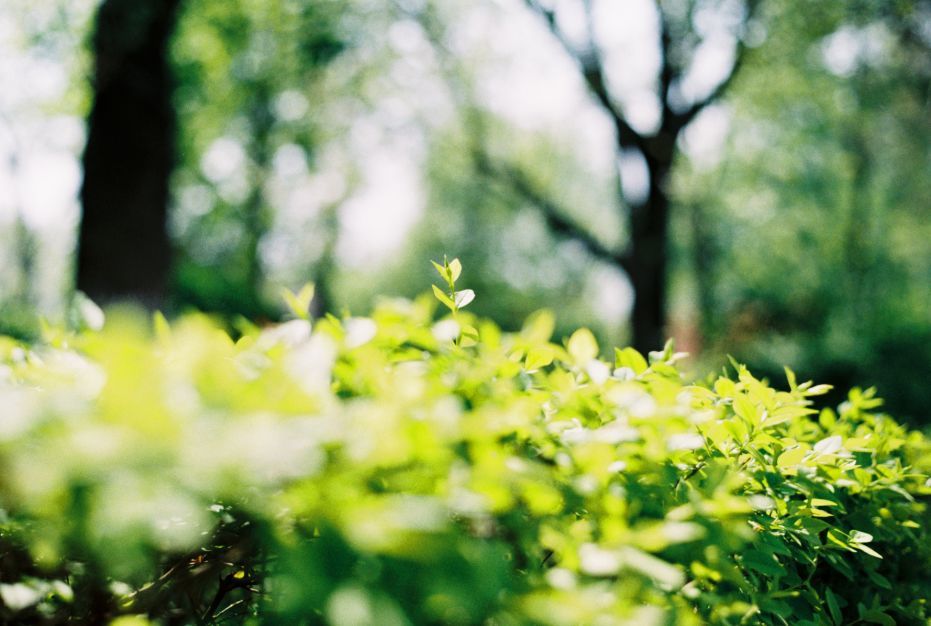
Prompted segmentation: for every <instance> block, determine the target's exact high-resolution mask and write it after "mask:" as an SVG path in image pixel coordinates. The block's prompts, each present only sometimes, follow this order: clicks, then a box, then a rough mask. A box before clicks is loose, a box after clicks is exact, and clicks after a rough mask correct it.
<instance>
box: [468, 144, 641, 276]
mask: <svg viewBox="0 0 931 626" xmlns="http://www.w3.org/2000/svg"><path fill="white" fill-rule="evenodd" d="M472 157H473V159H474V161H475V166H476V169H477V170H478V172H479V173H480V174H484V175H485V176H488V177H490V178H492V179H494V180H496V181H500V182H503V183H505V184H507V185H508V187H510V189H511V190H512V191H513V192H514V193H516V194H517V195H519V196H521V197H522V198H524V199H525V200H526V201H527V202H530V203H531V204H533V205H534V206H535V207H536V208H537V209H538V210H539V211H540V213H541V214H542V215H543V219H544V220H546V225H547V227H548V228H549V229H550V231H551V232H552V233H554V234H556V235H560V236H562V237H565V238H568V239H573V240H575V241H577V242H579V243H580V244H582V246H583V247H584V248H585V249H586V250H587V251H588V252H589V253H590V254H591V255H592V256H594V257H596V258H598V259H600V260H601V261H604V262H606V263H609V264H611V265H615V266H618V267H620V268H621V269H623V270H625V271H628V269H629V268H628V262H627V256H626V255H625V254H621V253H617V252H614V251H613V250H611V249H610V248H608V247H607V246H605V245H604V244H603V243H601V241H599V240H598V239H597V238H595V236H594V235H592V234H591V233H590V232H588V231H587V230H585V229H584V228H582V227H581V226H579V225H578V224H576V223H575V222H573V221H572V220H571V219H569V218H568V217H567V216H566V211H565V210H564V209H562V208H561V207H559V206H558V205H557V204H556V203H555V202H554V201H553V200H552V199H550V198H548V197H547V196H546V195H545V194H544V193H542V192H541V191H540V190H539V189H538V188H537V187H536V186H535V185H534V184H533V183H532V182H531V180H530V178H529V177H528V176H527V174H526V173H524V171H523V170H521V169H520V168H518V167H516V166H514V165H511V164H508V163H494V162H493V161H492V158H491V157H490V156H489V155H488V153H487V152H484V151H483V150H481V149H477V150H474V151H473V153H472Z"/></svg>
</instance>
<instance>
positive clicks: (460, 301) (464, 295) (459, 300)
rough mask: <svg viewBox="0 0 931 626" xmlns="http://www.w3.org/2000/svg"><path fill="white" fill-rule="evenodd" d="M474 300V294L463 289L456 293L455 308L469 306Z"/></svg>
mask: <svg viewBox="0 0 931 626" xmlns="http://www.w3.org/2000/svg"><path fill="white" fill-rule="evenodd" d="M473 300H475V292H474V291H472V290H471V289H463V290H462V291H457V292H456V308H457V309H461V308H464V307H466V306H468V305H469V303H470V302H472V301H473Z"/></svg>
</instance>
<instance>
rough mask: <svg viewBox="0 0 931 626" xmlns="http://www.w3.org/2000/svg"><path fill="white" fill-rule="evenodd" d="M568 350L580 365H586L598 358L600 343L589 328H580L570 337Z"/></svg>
mask: <svg viewBox="0 0 931 626" xmlns="http://www.w3.org/2000/svg"><path fill="white" fill-rule="evenodd" d="M566 349H567V350H568V351H569V354H570V355H571V356H572V358H573V360H574V361H575V362H576V364H578V365H584V364H586V363H588V362H589V361H591V360H592V359H594V358H595V357H596V356H598V342H597V341H595V335H593V334H592V331H590V330H589V329H587V328H580V329H578V330H577V331H575V332H574V333H572V336H571V337H569V343H568V344H567V345H566Z"/></svg>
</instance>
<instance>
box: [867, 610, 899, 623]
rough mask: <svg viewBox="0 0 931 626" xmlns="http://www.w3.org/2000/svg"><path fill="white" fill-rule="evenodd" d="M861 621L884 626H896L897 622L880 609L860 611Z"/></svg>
mask: <svg viewBox="0 0 931 626" xmlns="http://www.w3.org/2000/svg"><path fill="white" fill-rule="evenodd" d="M860 619H861V620H863V621H864V622H869V623H870V624H881V625H882V626H895V620H894V619H892V617H891V616H890V615H889V614H888V613H883V612H882V611H880V610H879V609H865V610H861V611H860Z"/></svg>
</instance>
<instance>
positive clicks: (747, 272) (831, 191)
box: [679, 2, 931, 422]
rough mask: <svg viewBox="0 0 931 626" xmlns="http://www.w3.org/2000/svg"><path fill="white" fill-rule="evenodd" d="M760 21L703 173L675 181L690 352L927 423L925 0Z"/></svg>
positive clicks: (785, 13)
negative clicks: (691, 330) (692, 317)
mask: <svg viewBox="0 0 931 626" xmlns="http://www.w3.org/2000/svg"><path fill="white" fill-rule="evenodd" d="M766 10H767V11H768V14H767V15H766V16H765V19H766V24H767V29H768V30H767V36H766V40H765V43H763V44H762V45H761V46H760V47H759V48H758V49H757V53H758V54H757V56H755V57H751V59H750V60H749V65H748V67H747V68H746V71H745V72H744V73H743V74H742V76H741V80H740V81H739V84H738V85H736V91H735V97H734V98H733V99H732V101H731V102H732V105H731V106H732V111H733V119H732V122H731V123H732V130H731V137H730V139H729V141H728V143H727V146H726V148H725V151H724V154H723V155H722V156H721V160H720V163H719V164H718V165H717V166H716V167H714V168H713V169H710V170H706V171H700V170H697V169H694V168H683V169H682V170H680V173H681V177H680V181H679V182H680V187H681V194H680V197H681V199H682V203H683V211H682V212H681V213H680V215H679V218H680V223H679V229H680V237H681V240H682V241H688V242H690V244H691V247H692V249H691V251H690V254H691V256H692V259H691V261H692V262H691V263H689V265H690V266H691V269H692V270H693V271H694V273H695V284H694V289H695V291H696V292H697V293H696V296H695V297H696V300H697V301H698V303H699V304H698V309H699V311H700V314H701V315H700V323H701V325H702V327H701V334H702V336H703V337H704V341H706V342H707V346H706V348H708V349H710V351H711V352H713V353H714V352H718V353H720V352H721V351H723V350H725V349H726V350H727V351H729V352H730V353H732V354H734V355H735V356H737V357H738V358H739V359H741V360H744V361H746V362H749V363H750V364H752V365H753V366H754V367H755V368H757V369H759V370H760V371H762V372H765V373H767V374H773V373H775V372H778V371H779V370H780V369H781V365H780V364H781V363H785V362H790V363H793V364H794V365H795V366H796V367H797V368H799V370H800V371H803V372H805V373H806V374H808V375H812V376H817V377H818V378H819V379H821V380H826V381H829V382H832V383H835V384H836V385H838V386H840V387H844V386H849V385H851V384H855V383H862V382H864V381H869V382H870V384H876V385H878V386H879V389H880V391H881V393H883V395H884V396H886V397H887V399H888V400H889V402H890V407H892V408H893V409H894V410H895V412H896V413H897V414H901V415H903V416H904V417H908V418H910V419H912V420H915V421H919V422H927V420H928V413H927V407H928V403H929V401H931V396H929V390H928V389H927V387H926V386H924V385H920V384H916V383H915V379H914V377H913V376H910V375H909V373H910V372H912V373H914V372H918V371H931V349H929V347H928V346H929V345H931V343H929V340H931V317H929V315H928V310H929V307H931V246H929V245H928V241H931V207H929V205H928V201H927V199H928V198H929V197H931V177H929V176H928V174H929V173H931V142H929V137H931V124H929V121H928V120H929V119H931V116H929V113H931V111H929V100H928V95H929V93H931V91H929V90H931V40H929V38H928V33H927V27H928V23H929V22H928V19H929V18H928V16H929V13H928V6H927V5H924V8H923V9H922V5H921V3H852V4H851V3H841V2H827V3H819V4H818V7H817V10H816V11H814V12H813V13H811V14H806V15H805V16H804V17H803V16H801V15H800V14H799V13H798V12H797V11H796V10H795V7H793V6H791V5H790V3H778V2H777V3H771V4H767V6H766ZM683 254H684V253H683ZM686 263H688V261H686Z"/></svg>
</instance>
